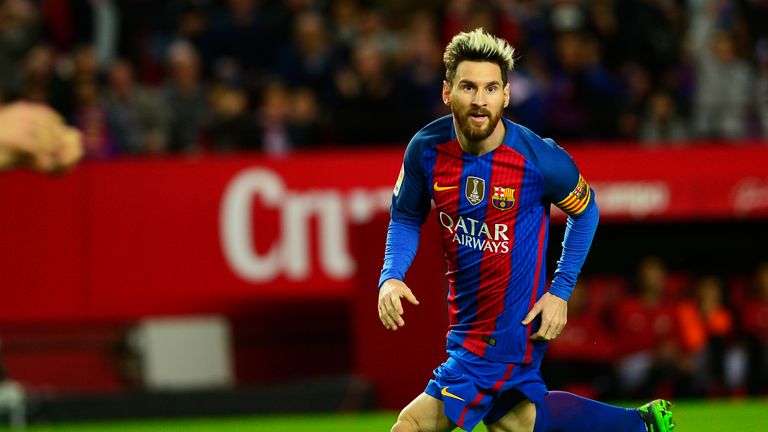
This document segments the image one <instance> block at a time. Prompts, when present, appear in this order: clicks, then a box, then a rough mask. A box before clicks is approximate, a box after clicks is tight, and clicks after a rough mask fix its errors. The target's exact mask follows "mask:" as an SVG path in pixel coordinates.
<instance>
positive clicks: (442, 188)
mask: <svg viewBox="0 0 768 432" xmlns="http://www.w3.org/2000/svg"><path fill="white" fill-rule="evenodd" d="M433 187H434V189H435V190H436V191H437V192H441V191H447V190H451V189H456V188H457V187H458V186H438V185H437V182H435V185H434V186H433Z"/></svg>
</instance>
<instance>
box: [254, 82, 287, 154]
mask: <svg viewBox="0 0 768 432" xmlns="http://www.w3.org/2000/svg"><path fill="white" fill-rule="evenodd" d="M290 112H291V100H290V96H289V93H288V90H287V89H286V88H285V86H283V85H282V84H280V83H273V84H270V85H269V86H267V88H266V89H265V90H264V96H263V98H262V104H261V107H260V109H259V124H260V125H261V129H262V137H261V140H262V142H263V144H262V145H263V149H264V151H265V152H266V153H267V154H270V155H274V156H283V155H285V154H287V153H289V152H290V151H291V150H292V147H293V142H292V140H291V136H290V131H289V127H288V122H289V120H290Z"/></svg>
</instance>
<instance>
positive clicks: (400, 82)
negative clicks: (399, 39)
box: [395, 11, 448, 134]
mask: <svg viewBox="0 0 768 432" xmlns="http://www.w3.org/2000/svg"><path fill="white" fill-rule="evenodd" d="M436 26H437V24H436V22H435V19H434V16H433V15H432V14H430V13H429V12H427V11H419V12H415V13H413V15H411V17H410V18H409V20H408V30H407V33H406V36H405V47H406V48H405V50H404V51H403V52H402V53H401V57H399V58H397V59H396V60H395V61H396V63H397V65H398V68H399V69H400V70H401V71H402V72H401V73H400V74H399V75H398V77H397V84H396V86H397V88H398V89H399V97H400V100H399V101H398V105H399V107H400V108H401V113H402V114H401V117H402V118H403V120H404V121H405V122H407V125H404V126H403V127H404V129H407V130H411V131H416V130H418V129H419V128H421V127H422V126H423V125H425V124H427V123H429V122H430V121H431V120H432V119H434V118H435V116H440V115H443V114H447V113H448V112H447V110H446V107H445V105H444V104H443V103H442V96H441V92H442V83H443V79H445V76H444V74H443V52H442V51H443V50H442V48H441V46H440V43H439V41H438V39H437V37H436V31H437V30H436ZM405 133H406V134H407V131H406V132H405Z"/></svg>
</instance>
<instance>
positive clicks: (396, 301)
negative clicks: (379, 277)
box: [379, 279, 419, 330]
mask: <svg viewBox="0 0 768 432" xmlns="http://www.w3.org/2000/svg"><path fill="white" fill-rule="evenodd" d="M402 298H405V299H406V300H408V301H409V302H410V303H411V304H414V305H418V304H419V301H418V300H416V296H414V295H413V293H412V292H411V289H410V288H408V286H407V285H405V283H403V282H402V281H399V280H397V279H388V280H387V281H386V282H384V284H383V285H381V289H380V290H379V319H380V320H381V323H382V324H384V327H386V328H387V329H388V330H397V329H398V328H400V327H402V326H404V325H405V321H403V314H404V313H405V310H403V303H402V301H401V300H400V299H402Z"/></svg>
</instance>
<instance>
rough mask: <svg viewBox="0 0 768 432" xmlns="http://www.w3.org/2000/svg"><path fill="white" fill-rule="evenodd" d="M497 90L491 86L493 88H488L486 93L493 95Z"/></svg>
mask: <svg viewBox="0 0 768 432" xmlns="http://www.w3.org/2000/svg"><path fill="white" fill-rule="evenodd" d="M498 89H499V88H498V87H496V86H495V85H493V86H490V87H488V89H487V91H488V93H495V92H496V90H498Z"/></svg>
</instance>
